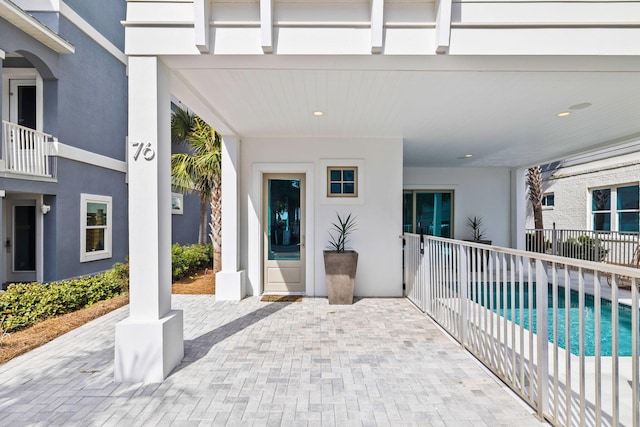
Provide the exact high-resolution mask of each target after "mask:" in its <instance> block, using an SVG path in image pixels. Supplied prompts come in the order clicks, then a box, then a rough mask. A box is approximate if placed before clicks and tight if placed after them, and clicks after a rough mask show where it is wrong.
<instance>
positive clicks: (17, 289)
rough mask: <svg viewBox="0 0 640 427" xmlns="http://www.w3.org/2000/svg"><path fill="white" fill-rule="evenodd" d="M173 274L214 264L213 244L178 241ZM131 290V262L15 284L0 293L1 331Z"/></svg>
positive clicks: (32, 322)
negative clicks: (87, 273)
mask: <svg viewBox="0 0 640 427" xmlns="http://www.w3.org/2000/svg"><path fill="white" fill-rule="evenodd" d="M171 253H172V275H173V279H174V280H180V279H181V278H183V277H185V276H186V275H188V274H191V273H193V272H195V271H197V270H199V269H202V268H205V267H207V266H210V265H211V264H212V263H213V247H212V246H211V245H207V246H202V245H187V246H180V245H178V244H175V245H173V246H172V248H171ZM128 290H129V263H128V262H126V263H117V264H115V265H114V266H113V268H112V269H111V270H109V271H107V272H104V273H101V274H97V275H95V276H87V277H81V278H79V279H72V280H64V281H60V282H52V283H46V284H40V283H14V284H11V285H9V288H8V289H7V290H6V292H3V293H1V294H0V331H6V332H12V331H16V330H19V329H24V328H26V327H29V326H31V325H33V324H34V323H36V322H38V321H40V320H44V319H47V318H49V317H53V316H58V315H61V314H65V313H70V312H72V311H75V310H78V309H80V308H83V307H88V306H90V305H93V304H95V303H96V302H98V301H102V300H106V299H109V298H113V297H115V296H117V295H120V294H122V293H125V292H127V291H128Z"/></svg>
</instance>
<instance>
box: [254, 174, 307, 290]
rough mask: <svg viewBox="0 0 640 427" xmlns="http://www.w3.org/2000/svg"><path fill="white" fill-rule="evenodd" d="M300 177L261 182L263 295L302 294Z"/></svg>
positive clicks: (276, 176)
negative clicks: (277, 293) (278, 293)
mask: <svg viewBox="0 0 640 427" xmlns="http://www.w3.org/2000/svg"><path fill="white" fill-rule="evenodd" d="M304 186H305V181H304V175H302V174H267V175H264V182H263V200H264V207H263V212H264V216H263V230H264V245H263V247H264V256H263V263H264V292H266V293H268V292H285V293H288V292H292V293H302V292H304V291H305V271H304V263H305V247H304V242H305V236H304V230H305V228H304V226H305V225H304V224H305V222H304V216H305V213H304V206H305V191H304Z"/></svg>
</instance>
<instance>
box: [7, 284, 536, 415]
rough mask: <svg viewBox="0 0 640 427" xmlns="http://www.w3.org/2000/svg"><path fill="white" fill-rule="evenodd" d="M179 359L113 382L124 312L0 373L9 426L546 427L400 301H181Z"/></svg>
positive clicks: (178, 305)
mask: <svg viewBox="0 0 640 427" xmlns="http://www.w3.org/2000/svg"><path fill="white" fill-rule="evenodd" d="M173 305H174V307H176V308H178V309H182V310H184V313H185V317H184V338H185V357H184V359H183V360H182V362H181V363H180V365H178V367H177V368H176V369H175V370H174V372H173V373H172V374H171V375H170V376H169V377H168V378H167V379H166V380H165V381H164V382H163V383H156V384H142V383H138V384H118V383H114V381H113V364H114V360H113V359H114V354H113V345H114V327H115V324H116V322H118V321H120V320H122V319H124V318H125V317H126V316H128V314H129V307H128V306H126V307H123V308H121V309H119V310H116V311H114V312H112V313H110V314H108V315H106V316H103V317H101V318H99V319H97V320H95V321H93V322H91V323H89V324H87V325H85V326H83V327H81V328H79V329H76V330H75V331H72V332H70V333H68V334H66V335H64V336H62V337H60V338H58V339H56V340H54V341H52V342H50V343H49V344H47V345H45V346H43V347H40V348H38V349H36V350H34V351H31V352H30V353H27V354H25V355H23V356H21V357H18V358H16V359H14V360H12V361H10V362H9V363H7V364H6V365H3V366H1V367H0V387H1V388H0V389H1V390H2V391H1V392H0V402H1V403H0V415H1V419H2V423H3V424H11V425H24V424H29V425H45V424H46V425H63V424H64V425H123V424H126V425H150V424H153V425H169V424H171V425H255V426H260V425H281V424H283V425H374V424H375V425H434V426H439V425H456V426H461V425H474V426H479V425H487V426H499V425H504V426H507V425H520V426H533V425H540V424H541V423H540V422H539V421H538V420H537V419H536V418H535V417H534V415H532V412H533V411H532V409H531V408H529V407H528V406H526V405H525V404H523V403H522V402H521V401H520V400H519V399H518V398H516V397H514V395H513V394H512V393H511V392H509V391H508V389H507V388H506V387H505V386H504V385H503V384H502V383H500V382H499V381H498V380H497V379H495V377H493V376H492V375H490V374H488V373H487V372H486V371H485V369H484V368H482V367H481V366H480V364H479V363H478V362H477V361H476V360H475V359H474V358H473V357H472V356H471V355H470V354H469V353H467V352H465V351H464V349H463V348H462V347H461V346H460V345H459V344H457V343H456V342H454V341H453V340H452V339H451V338H449V337H448V335H446V334H445V333H443V332H442V331H441V330H440V329H439V328H438V327H437V326H436V325H435V324H434V323H433V321H432V320H430V319H429V318H428V317H427V316H425V315H423V314H422V313H420V312H419V311H418V310H417V309H415V307H413V305H412V304H411V303H410V302H409V301H408V300H406V299H404V298H365V299H361V300H359V301H357V302H356V303H355V304H354V305H352V306H330V305H328V304H327V300H326V299H325V298H304V299H303V300H302V302H297V303H265V302H261V301H260V298H259V297H249V298H245V299H244V300H242V301H240V302H224V301H218V302H216V301H215V297H213V296H204V295H175V296H174V297H173Z"/></svg>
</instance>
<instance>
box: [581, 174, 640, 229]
mask: <svg viewBox="0 0 640 427" xmlns="http://www.w3.org/2000/svg"><path fill="white" fill-rule="evenodd" d="M591 224H592V228H593V230H595V231H619V232H637V231H640V186H638V185H625V186H619V187H612V188H597V189H593V190H591Z"/></svg>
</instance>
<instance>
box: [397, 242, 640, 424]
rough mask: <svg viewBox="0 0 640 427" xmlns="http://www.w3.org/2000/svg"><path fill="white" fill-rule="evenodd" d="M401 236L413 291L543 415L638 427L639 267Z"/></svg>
mask: <svg viewBox="0 0 640 427" xmlns="http://www.w3.org/2000/svg"><path fill="white" fill-rule="evenodd" d="M403 238H404V241H405V250H404V260H405V261H404V267H405V270H404V271H405V285H406V295H407V297H408V298H409V299H410V300H411V301H412V302H413V303H414V304H415V305H416V306H417V307H418V308H419V309H420V310H422V311H424V312H425V313H426V314H428V315H429V316H430V317H432V318H433V319H434V320H435V321H436V322H437V323H438V324H440V325H441V326H442V327H443V328H444V329H445V330H446V331H447V332H448V333H449V334H451V335H452V336H453V337H454V338H455V339H456V340H457V341H458V342H460V344H461V345H463V346H464V347H465V348H466V349H467V350H468V351H469V352H471V353H472V354H473V355H474V356H475V357H476V358H477V359H478V360H480V361H481V362H482V363H483V364H484V365H486V366H487V367H488V368H489V369H490V370H491V371H492V372H493V373H494V374H495V375H497V376H498V377H499V378H500V379H501V380H502V381H504V383H505V384H507V385H508V386H509V387H511V389H513V390H514V391H515V392H516V393H517V394H518V395H519V396H521V397H522V398H523V399H524V400H525V401H526V402H527V403H529V404H530V405H531V406H532V407H533V408H534V409H535V410H536V411H537V413H538V415H539V416H540V417H541V418H545V419H547V420H548V421H549V422H551V423H552V424H554V425H565V426H573V425H580V426H584V425H594V426H618V425H625V426H634V427H638V426H640V313H639V305H640V291H639V289H638V286H639V284H640V270H638V269H631V268H627V267H620V266H615V265H608V264H603V263H596V262H591V261H584V260H576V259H569V258H564V257H558V256H553V255H547V254H539V253H532V252H525V251H518V250H514V249H507V248H499V247H494V246H487V245H481V244H477V243H467V242H462V241H459V240H451V239H442V238H438V237H432V236H422V237H421V236H419V235H416V234H404V235H403ZM623 279H624V280H623ZM609 283H610V284H609ZM622 283H626V284H627V285H626V286H627V287H628V288H629V290H626V289H622V288H623V285H622Z"/></svg>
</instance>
